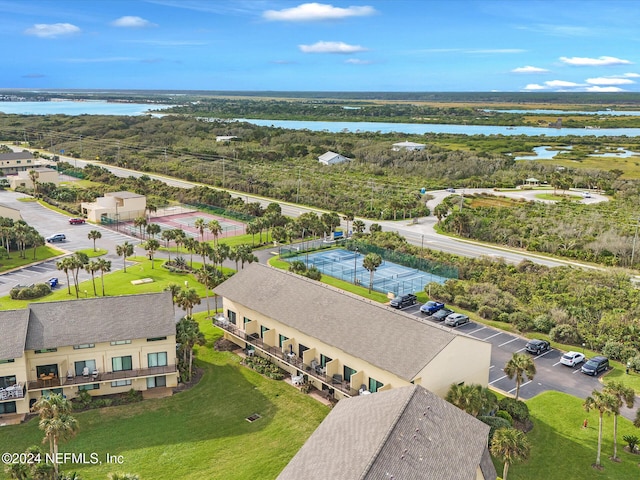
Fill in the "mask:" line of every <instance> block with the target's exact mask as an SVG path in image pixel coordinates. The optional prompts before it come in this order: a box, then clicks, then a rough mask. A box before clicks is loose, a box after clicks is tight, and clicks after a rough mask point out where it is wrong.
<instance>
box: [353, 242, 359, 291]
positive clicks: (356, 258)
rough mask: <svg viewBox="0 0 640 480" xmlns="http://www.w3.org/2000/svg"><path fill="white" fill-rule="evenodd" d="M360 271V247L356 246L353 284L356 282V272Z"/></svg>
mask: <svg viewBox="0 0 640 480" xmlns="http://www.w3.org/2000/svg"><path fill="white" fill-rule="evenodd" d="M357 271H358V247H356V256H355V257H353V284H354V285H355V284H356V280H357V278H356V272H357Z"/></svg>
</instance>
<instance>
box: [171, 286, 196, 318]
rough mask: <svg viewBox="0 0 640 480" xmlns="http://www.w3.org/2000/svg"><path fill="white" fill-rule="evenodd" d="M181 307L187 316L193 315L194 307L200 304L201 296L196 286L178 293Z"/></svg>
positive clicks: (178, 301) (178, 302)
mask: <svg viewBox="0 0 640 480" xmlns="http://www.w3.org/2000/svg"><path fill="white" fill-rule="evenodd" d="M176 303H177V304H178V305H179V306H180V308H182V309H183V310H184V311H185V313H186V314H187V316H189V317H190V316H191V314H192V313H193V307H194V306H196V305H200V296H199V295H198V292H196V290H195V288H189V289H183V290H180V293H178V300H177V302H176Z"/></svg>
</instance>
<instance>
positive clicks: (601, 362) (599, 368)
mask: <svg viewBox="0 0 640 480" xmlns="http://www.w3.org/2000/svg"><path fill="white" fill-rule="evenodd" d="M580 370H581V371H582V373H586V374H587V375H593V376H595V375H598V374H599V373H600V372H605V371H607V370H609V359H608V358H607V357H601V356H597V357H593V358H590V359H589V360H587V361H586V362H585V364H584V365H582V368H581V369H580Z"/></svg>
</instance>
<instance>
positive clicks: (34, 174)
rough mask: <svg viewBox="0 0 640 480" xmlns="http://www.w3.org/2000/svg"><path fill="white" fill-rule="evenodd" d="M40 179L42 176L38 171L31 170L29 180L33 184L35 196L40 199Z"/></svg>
mask: <svg viewBox="0 0 640 480" xmlns="http://www.w3.org/2000/svg"><path fill="white" fill-rule="evenodd" d="M38 178H40V174H39V173H38V172H37V171H36V170H29V179H30V180H31V182H32V183H33V196H34V197H36V198H38Z"/></svg>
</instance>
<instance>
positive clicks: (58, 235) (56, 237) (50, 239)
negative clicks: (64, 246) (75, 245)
mask: <svg viewBox="0 0 640 480" xmlns="http://www.w3.org/2000/svg"><path fill="white" fill-rule="evenodd" d="M66 239H67V237H65V235H64V233H56V234H55V235H51V236H50V237H47V238H46V240H47V242H49V243H53V242H64V241H65V240H66Z"/></svg>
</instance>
